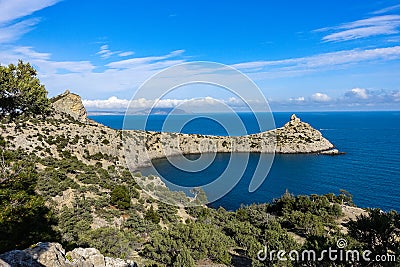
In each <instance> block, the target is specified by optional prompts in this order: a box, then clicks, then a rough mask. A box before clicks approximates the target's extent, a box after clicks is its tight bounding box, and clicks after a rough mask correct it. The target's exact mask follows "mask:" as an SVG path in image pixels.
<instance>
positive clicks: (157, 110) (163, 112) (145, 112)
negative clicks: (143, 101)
mask: <svg viewBox="0 0 400 267" xmlns="http://www.w3.org/2000/svg"><path fill="white" fill-rule="evenodd" d="M170 113H173V114H177V115H182V114H189V113H188V112H186V111H184V110H183V109H178V108H151V109H150V108H148V109H143V110H139V111H135V112H132V113H131V114H132V115H148V114H152V115H168V114H170Z"/></svg>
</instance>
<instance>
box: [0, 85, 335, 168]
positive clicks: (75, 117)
mask: <svg viewBox="0 0 400 267" xmlns="http://www.w3.org/2000/svg"><path fill="white" fill-rule="evenodd" d="M52 102H53V103H52V105H53V108H54V110H55V111H54V114H53V116H51V118H49V119H48V120H45V121H43V120H36V121H32V120H29V121H26V122H24V123H23V125H22V124H21V123H9V124H5V125H3V127H2V130H1V135H2V136H3V137H5V138H7V140H9V142H10V143H12V144H13V146H15V147H16V148H18V147H20V148H22V149H25V150H27V151H28V152H34V150H35V148H42V149H41V150H42V151H43V150H44V151H47V152H43V153H42V154H44V155H43V156H48V155H47V154H50V155H52V156H54V157H57V156H58V154H59V153H60V151H59V150H57V143H54V144H49V143H48V142H43V140H40V139H41V138H40V136H42V135H44V136H46V135H51V136H53V137H54V138H56V139H57V138H61V139H69V140H71V139H75V140H77V141H76V142H68V144H67V145H66V148H67V149H68V150H69V151H71V153H72V154H74V155H75V156H76V157H77V158H78V159H79V160H82V161H84V162H86V161H88V160H87V157H86V159H85V157H84V156H83V155H86V156H92V155H96V154H99V153H101V154H103V155H107V156H108V157H109V158H114V159H117V160H116V164H120V165H126V164H127V163H128V165H129V167H130V169H131V170H134V169H140V168H141V167H144V166H148V165H149V164H150V162H151V160H153V159H156V158H163V157H168V156H173V155H180V154H198V153H226V152H251V153H278V154H304V153H318V154H328V155H336V154H340V152H339V151H338V150H337V149H336V148H335V147H334V145H333V144H332V143H331V142H330V141H328V140H327V139H326V138H324V137H323V136H322V134H321V132H320V131H318V130H316V129H315V128H313V127H312V126H311V125H310V124H308V123H306V122H302V121H301V120H300V118H297V117H296V115H295V114H293V115H292V116H291V118H290V121H289V122H287V123H286V124H285V125H284V126H283V127H281V128H277V129H274V130H270V131H266V132H261V133H257V134H252V135H245V136H232V137H231V136H210V135H200V134H182V133H168V132H150V131H140V130H115V129H111V128H109V127H106V126H104V125H102V124H99V123H97V122H95V121H93V120H90V119H88V118H87V113H86V110H85V107H84V106H83V104H82V101H81V98H80V97H79V96H78V95H76V94H73V93H70V92H69V91H66V92H65V93H64V94H62V95H59V96H57V97H55V98H53V99H52ZM38 156H41V155H40V154H39V155H38ZM126 159H129V160H126ZM88 163H90V162H88ZM105 164H107V163H106V162H105Z"/></svg>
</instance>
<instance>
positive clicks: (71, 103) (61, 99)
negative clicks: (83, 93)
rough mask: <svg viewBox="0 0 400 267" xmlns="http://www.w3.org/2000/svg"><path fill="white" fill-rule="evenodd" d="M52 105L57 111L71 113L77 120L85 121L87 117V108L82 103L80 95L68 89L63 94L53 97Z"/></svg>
mask: <svg viewBox="0 0 400 267" xmlns="http://www.w3.org/2000/svg"><path fill="white" fill-rule="evenodd" d="M52 106H53V108H54V110H55V111H57V112H62V113H66V114H68V115H70V116H71V117H72V118H74V119H75V120H78V121H80V122H85V121H86V118H87V113H86V109H85V107H84V106H83V104H82V99H81V97H80V96H79V95H77V94H73V93H71V92H70V91H69V90H66V91H65V92H64V93H63V94H61V95H59V96H56V97H54V98H53V99H52Z"/></svg>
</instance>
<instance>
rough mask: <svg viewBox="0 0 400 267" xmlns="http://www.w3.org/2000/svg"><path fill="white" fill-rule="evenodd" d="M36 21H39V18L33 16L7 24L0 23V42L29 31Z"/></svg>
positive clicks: (10, 39) (10, 40)
mask: <svg viewBox="0 0 400 267" xmlns="http://www.w3.org/2000/svg"><path fill="white" fill-rule="evenodd" d="M37 23H39V19H36V18H33V19H27V20H23V21H20V22H18V23H15V24H12V25H9V26H1V25H0V44H2V43H10V42H13V41H15V40H18V39H19V38H20V37H21V36H22V35H24V34H25V33H27V32H29V31H31V30H32V29H33V28H34V26H35V25H36V24H37Z"/></svg>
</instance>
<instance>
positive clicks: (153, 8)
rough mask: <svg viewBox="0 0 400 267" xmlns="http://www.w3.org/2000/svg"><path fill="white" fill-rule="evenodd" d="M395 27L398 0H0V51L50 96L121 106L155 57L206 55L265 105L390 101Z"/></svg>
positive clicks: (156, 65)
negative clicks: (25, 65)
mask: <svg viewBox="0 0 400 267" xmlns="http://www.w3.org/2000/svg"><path fill="white" fill-rule="evenodd" d="M399 31H400V1H365V0H364V1H360V0H354V1H342V0H330V1H113V2H110V1H102V0H99V1H77V0H63V1H58V0H41V1H32V0H30V1H28V0H20V1H15V0H0V63H1V64H2V65H5V64H9V63H15V62H16V61H17V60H18V59H23V60H24V61H29V62H31V63H32V64H33V65H34V66H35V67H36V68H37V69H38V73H39V77H40V79H41V81H42V82H43V83H44V84H45V85H46V88H47V90H48V91H49V95H50V96H54V95H56V94H59V93H62V92H63V91H65V90H66V89H70V90H71V91H73V92H76V93H78V94H80V95H81V96H82V98H83V99H84V100H85V101H84V103H85V105H86V106H87V108H88V109H119V108H124V107H126V105H127V102H128V100H130V99H131V98H132V96H133V94H134V93H135V91H136V90H137V88H138V87H139V86H140V85H141V84H142V83H143V82H144V81H145V80H146V79H148V78H149V77H151V76H152V75H154V74H155V73H157V72H159V71H161V70H163V69H164V68H166V67H170V66H173V65H175V64H180V63H185V62H191V61H213V62H219V63H223V64H227V65H230V66H233V67H235V68H237V69H238V70H240V71H242V72H243V73H245V74H246V75H248V76H249V77H250V78H251V79H252V80H254V82H255V83H256V84H257V85H258V87H259V88H260V89H261V91H262V92H263V94H264V96H265V97H266V98H267V99H268V100H269V103H270V105H271V107H272V109H273V110H276V111H279V110H289V111H296V110H382V109H383V110H385V109H392V110H393V109H396V110H399V109H400V91H399V90H400V71H399V70H400V32H399ZM168 97H169V98H167V99H164V100H163V102H162V105H164V106H166V107H170V106H173V105H175V104H174V103H177V101H175V100H180V101H182V100H185V99H191V98H193V97H208V98H207V99H219V100H221V101H226V102H229V101H228V98H230V97H231V96H229V95H227V94H225V93H224V92H221V90H219V89H217V88H212V87H204V88H203V89H202V90H199V88H198V87H193V88H189V87H188V88H186V89H185V90H182V91H181V92H179V93H175V94H173V95H171V96H168ZM147 100H148V101H144V102H143V101H142V102H141V103H140V105H143V107H145V106H146V105H148V104H149V103H151V101H152V99H147ZM138 105H139V103H138Z"/></svg>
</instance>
